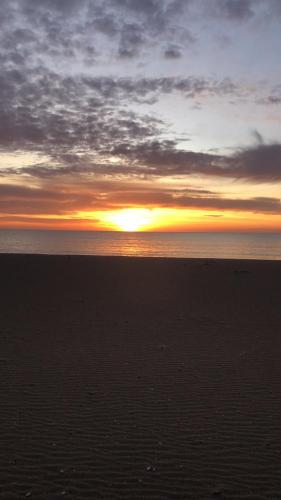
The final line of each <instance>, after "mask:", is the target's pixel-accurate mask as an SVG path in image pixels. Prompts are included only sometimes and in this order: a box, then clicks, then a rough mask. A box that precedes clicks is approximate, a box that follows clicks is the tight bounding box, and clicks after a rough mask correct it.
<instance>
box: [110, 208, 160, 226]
mask: <svg viewBox="0 0 281 500" xmlns="http://www.w3.org/2000/svg"><path fill="white" fill-rule="evenodd" d="M110 219H111V222H112V223H113V224H114V225H115V226H116V227H117V228H118V229H119V230H121V231H142V230H143V228H144V227H145V226H147V225H148V224H150V222H151V219H152V215H151V211H150V210H147V209H142V208H130V209H126V210H120V212H117V213H114V214H112V216H111V217H110Z"/></svg>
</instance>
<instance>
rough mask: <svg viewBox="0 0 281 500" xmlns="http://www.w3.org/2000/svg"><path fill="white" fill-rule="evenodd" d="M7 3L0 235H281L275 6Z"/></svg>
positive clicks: (155, 0)
mask: <svg viewBox="0 0 281 500" xmlns="http://www.w3.org/2000/svg"><path fill="white" fill-rule="evenodd" d="M0 7H1V8H0V38H1V43H0V65H1V71H0V227H2V228H4V227H8V228H40V229H49V228H52V229H73V230H85V229H89V230H155V231H265V232H267V231H269V232H270V231H280V229H281V203H280V193H281V128H280V125H281V115H280V113H281V64H280V52H281V33H280V23H281V2H280V0H0Z"/></svg>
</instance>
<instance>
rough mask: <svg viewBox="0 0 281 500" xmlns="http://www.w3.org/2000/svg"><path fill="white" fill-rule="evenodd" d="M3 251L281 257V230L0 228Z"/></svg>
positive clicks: (230, 257)
mask: <svg viewBox="0 0 281 500" xmlns="http://www.w3.org/2000/svg"><path fill="white" fill-rule="evenodd" d="M0 253H29V254H60V255H64V254H66V255H69V254H72V255H124V256H125V255H126V256H139V257H153V256H155V257H194V258H197V257H199V258H200V257H202V258H226V259H262V260H281V233H267V234H261V233H117V232H90V231H82V232H74V231H31V230H6V229H4V230H0Z"/></svg>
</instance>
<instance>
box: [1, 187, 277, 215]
mask: <svg viewBox="0 0 281 500" xmlns="http://www.w3.org/2000/svg"><path fill="white" fill-rule="evenodd" d="M101 187H102V188H103V189H102V194H101ZM132 206H146V207H148V208H154V207H165V208H177V209H183V208H184V209H199V210H203V211H204V210H230V211H235V212H240V211H242V212H252V213H270V214H273V215H274V214H275V215H280V214H281V203H280V200H279V199H277V198H272V197H255V198H249V199H240V198H237V199H235V198H227V197H223V196H218V194H217V193H212V192H211V191H209V190H200V189H192V188H190V189H171V188H164V187H158V188H156V187H153V186H149V184H143V183H142V184H138V183H135V184H134V185H130V184H129V183H123V182H122V181H118V180H115V181H114V182H112V181H109V182H106V181H102V182H101V184H100V183H99V181H98V180H97V181H89V182H88V183H87V184H86V183H83V182H81V183H80V182H79V180H78V181H76V183H75V182H74V180H72V182H69V183H67V184H64V183H61V184H60V183H59V182H58V183H57V184H53V185H50V184H48V182H43V184H42V186H41V187H36V188H31V187H28V186H25V187H23V186H18V185H11V184H10V185H9V184H6V185H5V184H0V211H1V213H2V214H6V216H7V215H16V214H24V215H25V216H26V215H37V216H38V215H53V216H54V215H56V216H63V217H67V216H72V215H74V214H75V213H77V212H80V211H81V212H83V211H91V210H112V209H121V208H126V207H132Z"/></svg>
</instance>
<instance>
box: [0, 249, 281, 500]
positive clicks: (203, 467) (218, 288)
mask: <svg viewBox="0 0 281 500" xmlns="http://www.w3.org/2000/svg"><path fill="white" fill-rule="evenodd" d="M0 270H1V287H0V290H1V291H0V294H1V297H0V304H1V307H0V372H1V373H0V498H1V499H3V500H10V499H11V500H12V499H13V500H15V499H21V498H35V499H45V500H47V499H48V500H50V499H61V498H67V499H79V500H80V499H84V498H88V499H138V500H139V499H161V500H163V499H193V500H194V499H202V500H203V499H210V498H227V499H238V498H243V499H244V498H245V499H252V500H258V499H278V498H281V404H280V396H281V389H280V387H281V370H280V352H281V333H280V330H281V328H280V325H281V308H280V303H281V300H280V299H281V261H275V262H273V261H255V260H244V261H242V260H211V259H168V258H167V259H166V258H158V259H157V258H133V257H131V258H126V257H90V256H89V257H86V256H82V257H81V256H80V257H79V256H43V255H4V254H3V255H0Z"/></svg>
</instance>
